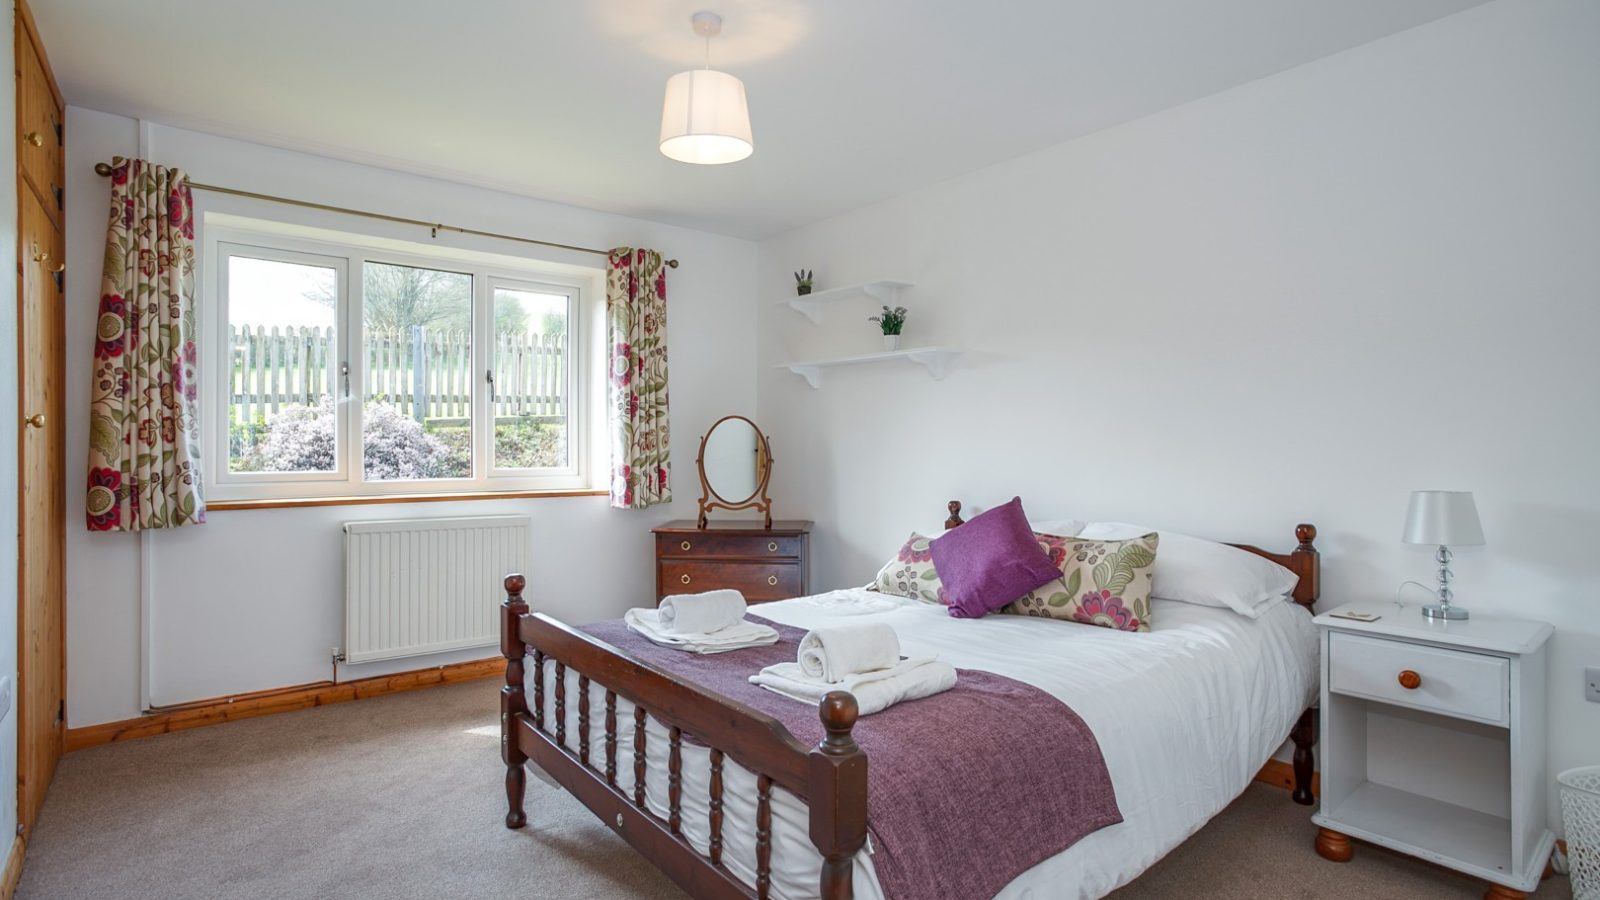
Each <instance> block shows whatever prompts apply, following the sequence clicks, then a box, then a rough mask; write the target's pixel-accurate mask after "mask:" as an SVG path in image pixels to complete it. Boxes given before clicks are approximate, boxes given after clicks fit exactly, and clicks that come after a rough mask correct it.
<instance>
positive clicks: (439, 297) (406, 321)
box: [305, 263, 566, 334]
mask: <svg viewBox="0 0 1600 900" xmlns="http://www.w3.org/2000/svg"><path fill="white" fill-rule="evenodd" d="M361 294H362V303H361V317H362V321H363V324H364V325H365V326H366V328H367V330H368V331H371V332H386V331H388V332H393V331H401V330H405V329H410V328H412V327H414V326H419V325H420V326H422V327H423V328H426V329H428V330H429V331H469V330H471V327H472V276H471V275H466V274H463V273H460V272H442V271H439V270H437V269H422V268H417V267H415V266H397V265H391V264H388V263H367V264H366V266H364V267H363V271H362V276H361ZM305 296H306V298H307V299H309V300H314V301H316V302H318V303H321V304H323V305H324V306H329V307H331V306H333V305H334V304H335V296H334V294H333V291H332V290H331V288H330V287H324V286H318V287H316V288H312V289H308V290H307V291H306V292H305ZM561 324H562V329H563V330H565V324H566V323H565V321H563V322H562V323H561ZM527 327H528V314H527V311H525V310H524V309H523V308H522V304H521V303H520V302H519V301H518V300H516V299H515V298H513V297H504V298H501V300H500V302H498V303H496V304H495V310H494V328H495V332H496V333H497V334H506V333H519V332H522V331H523V330H525V329H526V328H527Z"/></svg>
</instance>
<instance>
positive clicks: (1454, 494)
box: [1400, 491, 1483, 547]
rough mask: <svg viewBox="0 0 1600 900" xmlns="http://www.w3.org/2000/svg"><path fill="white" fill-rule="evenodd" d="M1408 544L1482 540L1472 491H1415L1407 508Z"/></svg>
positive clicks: (1459, 543) (1461, 543) (1467, 543)
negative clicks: (1409, 506)
mask: <svg viewBox="0 0 1600 900" xmlns="http://www.w3.org/2000/svg"><path fill="white" fill-rule="evenodd" d="M1400 539H1401V540H1402V541H1404V542H1405V543H1407V544H1434V545H1438V546H1441V547H1443V546H1449V547H1467V546H1472V545H1476V544H1481V543H1483V525H1482V524H1481V523H1479V522H1478V507H1477V506H1476V505H1475V504H1474V503H1473V502H1472V492H1471V491H1413V492H1412V493H1411V508H1410V509H1408V510H1407V511H1406V530H1405V534H1404V535H1403V536H1402V537H1401V538H1400Z"/></svg>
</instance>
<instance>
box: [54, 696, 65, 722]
mask: <svg viewBox="0 0 1600 900" xmlns="http://www.w3.org/2000/svg"><path fill="white" fill-rule="evenodd" d="M66 720H67V701H65V700H63V701H61V704H60V705H59V706H57V707H56V724H57V725H60V724H61V723H62V722H65V721H66Z"/></svg>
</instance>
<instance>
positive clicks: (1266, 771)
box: [1256, 759, 1322, 797]
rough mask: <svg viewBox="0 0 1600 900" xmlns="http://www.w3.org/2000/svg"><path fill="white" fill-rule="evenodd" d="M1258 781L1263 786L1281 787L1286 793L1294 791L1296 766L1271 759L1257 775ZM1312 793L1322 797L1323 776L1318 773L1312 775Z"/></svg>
mask: <svg viewBox="0 0 1600 900" xmlns="http://www.w3.org/2000/svg"><path fill="white" fill-rule="evenodd" d="M1256 780H1257V781H1259V782H1261V783H1262V784H1270V785H1272V786H1273V787H1281V788H1283V789H1284V790H1286V791H1292V790H1294V766H1293V765H1291V764H1290V763H1286V762H1284V761H1283V760H1281V759H1269V760H1267V764H1266V765H1264V766H1262V767H1261V771H1259V772H1257V773H1256ZM1311 793H1312V794H1315V795H1316V796H1319V797H1320V796H1322V776H1321V775H1320V774H1318V773H1312V775H1311Z"/></svg>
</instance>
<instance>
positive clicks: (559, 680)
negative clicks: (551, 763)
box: [556, 659, 567, 747]
mask: <svg viewBox="0 0 1600 900" xmlns="http://www.w3.org/2000/svg"><path fill="white" fill-rule="evenodd" d="M556 744H557V745H559V746H561V747H566V746H567V665H566V663H563V662H562V661H561V660H559V659H558V660H556Z"/></svg>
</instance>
